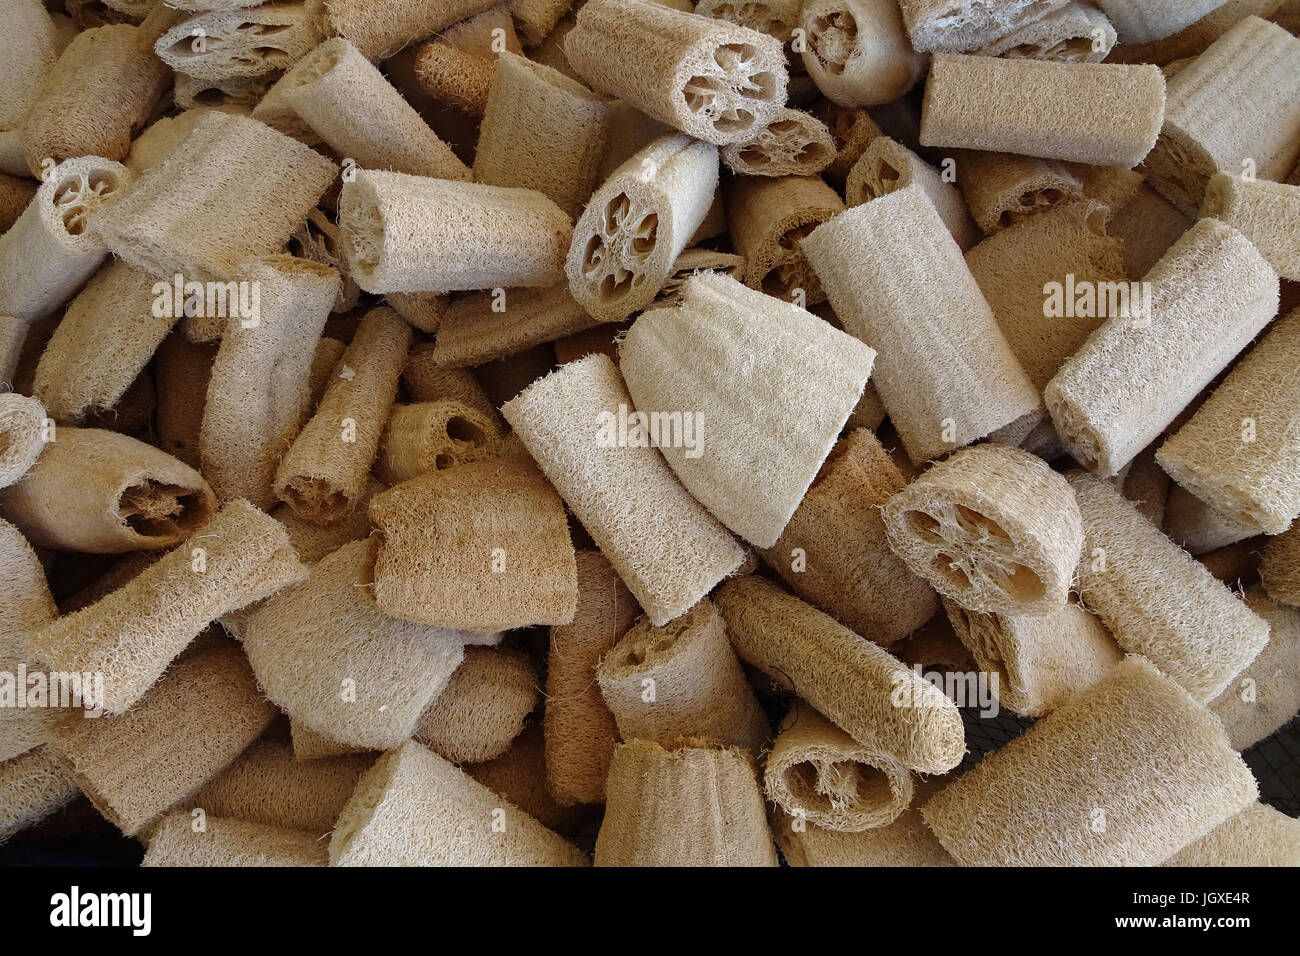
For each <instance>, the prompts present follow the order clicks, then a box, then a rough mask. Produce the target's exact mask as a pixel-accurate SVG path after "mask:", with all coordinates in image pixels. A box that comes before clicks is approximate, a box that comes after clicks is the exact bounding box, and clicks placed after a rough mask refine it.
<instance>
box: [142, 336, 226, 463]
mask: <svg viewBox="0 0 1300 956" xmlns="http://www.w3.org/2000/svg"><path fill="white" fill-rule="evenodd" d="M216 354H217V346H216V345H209V344H203V343H196V342H190V341H189V340H188V339H186V338H185V336H184V335H183V334H181V333H180V332H179V331H174V332H172V334H171V335H169V336H167V338H165V339H164V340H163V343H162V345H160V346H158V351H157V352H156V353H155V358H154V382H155V388H156V389H157V392H158V408H157V410H156V412H155V415H154V426H155V428H157V430H158V447H159V448H161V449H162V450H163V451H165V452H167V453H168V454H169V455H174V456H175V457H176V458H178V459H179V460H181V461H183V462H185V464H187V465H189V466H190V467H191V468H198V467H199V434H200V431H201V430H202V427H203V406H204V404H205V403H206V401H207V394H208V381H209V379H210V377H211V374H212V362H213V360H214V359H215V358H216Z"/></svg>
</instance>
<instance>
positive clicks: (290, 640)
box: [243, 541, 465, 748]
mask: <svg viewBox="0 0 1300 956" xmlns="http://www.w3.org/2000/svg"><path fill="white" fill-rule="evenodd" d="M368 560H369V545H368V544H367V543H366V542H365V541H353V542H351V543H350V544H345V545H344V546H343V547H341V548H339V549H338V550H337V551H335V552H334V553H333V554H331V555H328V556H327V557H325V558H323V559H322V560H321V561H320V562H318V563H317V564H316V565H315V566H313V567H312V569H311V576H310V578H308V580H307V581H306V582H305V583H303V584H301V585H298V586H296V587H292V588H289V589H288V590H286V591H284V592H283V593H281V594H278V595H276V596H275V598H274V599H273V600H270V601H267V602H265V603H264V604H262V605H261V606H260V607H259V608H258V609H257V611H256V612H255V613H254V614H253V615H252V617H251V618H250V619H249V621H248V623H247V625H246V627H245V632H244V638H243V645H244V649H245V651H246V652H247V653H248V657H249V660H250V661H251V662H252V664H253V669H254V671H256V673H257V678H258V681H259V683H260V684H261V686H262V688H263V690H265V692H266V694H267V696H269V697H270V698H271V700H273V701H274V702H275V703H276V704H277V706H279V707H280V708H281V709H282V710H284V711H285V713H287V714H289V716H290V717H292V718H293V719H294V720H295V721H296V722H300V723H302V724H304V725H306V727H308V728H309V729H311V730H314V731H316V732H317V733H322V734H326V735H328V736H329V737H330V738H332V739H333V740H336V741H338V742H340V743H344V744H351V745H353V746H358V747H367V748H382V747H386V746H395V745H396V744H398V743H400V742H401V741H403V740H407V739H409V738H410V736H411V735H412V734H413V733H414V732H415V728H416V726H417V724H418V721H419V719H420V714H421V713H422V712H423V711H424V709H425V708H426V707H427V706H428V705H429V703H430V702H431V701H433V700H434V699H435V698H436V697H437V696H438V694H439V693H441V692H442V690H443V688H444V687H446V685H447V681H448V680H449V679H450V678H451V674H452V672H453V671H454V670H455V669H456V667H457V666H458V665H459V664H460V662H461V659H462V658H463V656H464V652H463V650H462V648H463V645H464V644H465V640H464V639H463V638H462V636H461V635H460V634H459V633H458V632H456V631H452V630H449V629H446V628H436V627H427V626H425V625H420V624H414V623H411V622H409V621H402V620H399V619H397V618H394V617H390V616H388V615H386V614H383V613H382V612H380V610H379V609H378V608H376V607H375V605H374V602H373V601H372V599H371V598H370V597H369V595H368V594H366V591H365V588H364V580H363V573H364V570H365V567H366V564H367V562H368Z"/></svg>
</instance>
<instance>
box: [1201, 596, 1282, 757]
mask: <svg viewBox="0 0 1300 956" xmlns="http://www.w3.org/2000/svg"><path fill="white" fill-rule="evenodd" d="M1244 600H1245V602H1246V606H1247V607H1248V608H1250V609H1251V610H1252V611H1254V612H1255V613H1256V614H1258V615H1259V616H1260V617H1262V618H1263V619H1264V620H1265V621H1267V622H1268V624H1269V629H1270V630H1269V636H1268V643H1267V644H1266V645H1264V649H1263V650H1262V651H1260V652H1259V656H1258V657H1256V658H1255V659H1254V660H1253V661H1252V662H1251V663H1250V664H1248V665H1247V666H1246V669H1245V670H1243V671H1242V672H1241V673H1240V674H1238V675H1237V677H1236V678H1235V679H1234V680H1233V681H1232V682H1231V683H1230V684H1229V685H1228V686H1227V688H1226V689H1225V690H1224V691H1223V693H1222V694H1220V695H1219V696H1218V697H1216V698H1215V699H1214V700H1213V701H1212V702H1211V703H1210V704H1209V708H1210V710H1212V711H1213V712H1214V713H1215V714H1216V715H1218V717H1219V719H1220V720H1222V721H1223V726H1224V727H1225V728H1226V729H1227V731H1228V740H1229V741H1231V743H1232V747H1233V749H1234V750H1246V749H1247V748H1249V747H1253V746H1254V745H1255V744H1257V743H1259V741H1261V740H1263V739H1264V738H1266V737H1269V736H1272V735H1273V734H1274V733H1275V732H1276V731H1277V730H1279V729H1280V728H1281V727H1283V726H1285V725H1286V723H1287V722H1288V721H1290V720H1291V718H1293V717H1294V716H1295V715H1296V711H1297V710H1300V610H1297V609H1295V608H1292V607H1287V606H1286V605H1283V604H1278V603H1277V602H1276V601H1274V600H1272V599H1270V598H1269V596H1268V595H1267V594H1265V593H1264V592H1263V591H1261V590H1260V589H1258V588H1251V589H1250V590H1249V591H1247V592H1246V593H1245V595H1244Z"/></svg>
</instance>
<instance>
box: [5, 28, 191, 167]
mask: <svg viewBox="0 0 1300 956" xmlns="http://www.w3.org/2000/svg"><path fill="white" fill-rule="evenodd" d="M152 42H153V37H152V36H150V35H149V33H148V32H147V31H145V30H143V29H142V28H140V27H134V26H128V25H126V24H118V25H114V26H106V27H99V28H96V29H93V30H87V31H85V32H84V33H79V34H77V35H76V36H75V37H74V38H73V40H72V42H71V43H69V44H68V46H67V48H66V49H65V50H64V51H63V53H62V55H61V56H60V57H59V60H58V63H56V64H55V65H54V66H53V68H52V69H51V70H50V72H49V73H48V74H47V75H46V76H45V78H44V82H43V83H42V84H41V88H40V92H39V93H38V94H37V96H36V99H35V100H34V101H33V103H32V105H31V107H30V108H29V109H28V111H27V114H26V116H25V117H24V118H23V120H22V124H21V127H20V130H21V138H22V144H23V153H24V155H25V156H26V158H27V168H28V169H29V170H30V171H31V173H32V175H34V176H38V177H43V176H44V174H45V164H46V163H47V162H48V161H49V160H51V159H52V160H54V162H56V163H58V162H62V161H63V160H65V159H71V158H73V157H76V156H100V157H102V158H104V159H109V160H121V159H124V158H125V157H126V154H127V151H128V150H129V149H130V148H131V136H132V134H133V133H135V132H136V131H137V130H138V129H139V128H140V127H141V126H143V125H144V122H145V120H146V118H147V117H148V116H149V113H150V111H152V110H153V108H154V104H156V103H157V102H158V98H159V97H160V96H162V94H163V91H164V90H166V88H167V85H168V83H169V82H170V80H171V70H169V69H168V68H167V67H166V66H164V65H163V64H162V63H160V62H159V61H158V59H157V58H156V57H155V56H154V55H153V50H152V49H150V44H151V43H152ZM107 90H111V91H112V95H111V96H105V95H104V93H105V91H107Z"/></svg>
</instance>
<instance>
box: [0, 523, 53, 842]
mask: <svg viewBox="0 0 1300 956" xmlns="http://www.w3.org/2000/svg"><path fill="white" fill-rule="evenodd" d="M0 589H3V591H4V594H5V603H4V607H3V610H0V673H3V674H5V675H6V677H7V681H6V682H7V683H8V684H9V685H10V686H9V689H8V691H7V692H6V696H8V695H9V694H12V692H13V691H14V690H17V686H16V685H19V684H20V683H21V682H22V678H21V677H18V676H17V675H20V674H21V673H22V670H21V669H22V668H23V667H26V666H28V664H29V661H28V657H27V651H26V649H25V648H24V646H23V644H24V641H25V640H26V639H27V637H28V635H30V634H31V633H33V632H34V631H36V630H38V629H39V628H42V627H44V626H46V625H47V624H49V623H50V622H51V621H53V620H54V619H55V617H57V616H58V609H57V608H56V607H55V606H54V598H52V597H51V596H50V589H49V587H48V585H47V584H46V582H45V572H44V570H43V569H42V568H41V563H40V561H39V560H38V558H37V557H36V552H35V551H33V550H32V547H31V545H29V544H28V543H27V540H26V539H25V538H24V537H23V536H22V535H21V534H20V533H19V531H18V529H17V528H15V527H14V526H13V525H11V524H9V523H7V522H3V521H0ZM29 669H30V670H32V671H37V670H39V668H38V667H35V666H32V667H30V668H29ZM26 689H27V688H26V687H24V691H25V690H26ZM56 694H57V691H56ZM8 703H9V704H10V706H6V707H3V708H0V761H7V760H12V759H14V758H15V757H18V756H20V755H22V754H24V753H27V752H28V751H29V750H31V749H32V748H34V747H38V746H40V745H41V744H43V743H44V742H45V734H46V731H47V729H48V728H49V726H50V725H51V724H52V723H53V722H54V721H55V720H57V719H58V717H59V716H60V711H59V710H58V709H57V708H53V707H15V706H13V703H14V702H13V701H8ZM0 805H2V802H0ZM2 831H3V826H0V832H2Z"/></svg>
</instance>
